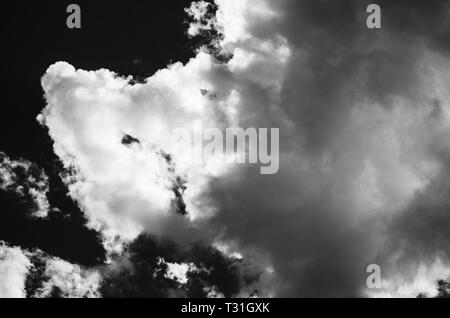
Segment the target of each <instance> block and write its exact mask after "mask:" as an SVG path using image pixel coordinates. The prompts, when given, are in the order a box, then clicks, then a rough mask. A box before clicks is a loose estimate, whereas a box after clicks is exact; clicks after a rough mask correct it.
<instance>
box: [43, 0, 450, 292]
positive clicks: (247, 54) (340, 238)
mask: <svg viewBox="0 0 450 318" xmlns="http://www.w3.org/2000/svg"><path fill="white" fill-rule="evenodd" d="M216 3H217V8H216V9H217V10H216V17H214V16H212V15H210V14H209V11H208V10H207V8H208V5H206V4H204V3H203V4H202V3H200V4H197V5H193V6H192V7H191V9H190V10H188V13H189V14H190V15H191V17H192V18H193V20H194V22H193V24H191V27H190V29H189V34H190V35H191V36H195V35H199V34H200V35H203V34H204V33H205V32H206V33H208V32H210V31H211V32H212V31H214V32H212V35H213V42H212V43H210V44H211V45H210V47H206V48H204V49H200V50H199V52H198V54H197V56H196V57H195V58H193V59H191V60H190V61H189V62H188V63H186V64H185V65H182V64H181V63H175V64H173V65H169V66H168V67H167V68H166V69H163V70H160V71H158V72H157V73H155V74H154V75H153V76H151V77H149V78H147V79H146V81H145V82H144V83H140V84H134V85H133V81H132V79H131V78H126V77H121V76H119V75H117V74H115V73H113V72H111V71H108V70H105V69H102V70H97V71H84V70H77V69H75V67H73V66H72V65H70V64H68V63H66V62H58V63H55V64H54V65H52V66H50V67H49V68H48V70H47V72H46V73H45V74H44V76H43V78H42V87H43V89H44V91H45V96H46V100H47V107H46V108H45V109H44V111H43V112H42V114H41V115H40V117H39V120H40V121H41V123H43V124H45V125H46V126H47V127H48V129H49V133H50V136H51V138H52V139H53V140H54V142H55V153H56V154H57V155H58V156H59V158H60V159H61V160H62V161H63V163H64V165H65V166H66V167H67V168H68V167H71V168H73V171H74V174H73V175H72V176H71V178H70V180H67V183H68V185H69V189H70V195H71V197H72V198H73V199H74V200H76V202H77V203H78V204H79V206H80V208H81V209H82V210H83V211H84V212H85V214H86V216H87V217H88V219H89V224H90V226H92V227H94V228H96V229H98V230H100V231H102V233H103V236H104V237H105V240H106V243H105V244H106V245H108V246H109V247H110V249H112V248H113V247H114V246H113V245H115V242H117V241H119V242H130V241H133V240H134V239H136V238H137V237H138V236H139V234H140V233H142V232H145V233H151V234H154V235H158V236H159V235H165V236H169V237H171V238H172V239H174V240H175V241H176V242H178V243H180V244H182V245H183V244H187V243H191V242H195V241H197V240H205V241H208V242H210V243H214V242H216V243H217V242H220V243H221V244H226V245H229V246H233V248H234V250H235V251H236V252H238V253H240V254H241V255H242V257H243V259H248V260H252V261H253V262H254V263H256V264H259V265H260V268H259V270H261V271H263V272H266V273H267V275H263V276H264V278H263V279H261V284H260V286H259V289H260V290H264V291H265V292H266V293H267V294H268V295H277V296H360V295H364V294H366V293H367V290H366V288H365V285H364V284H365V281H366V273H365V269H366V266H367V265H368V264H370V263H378V264H380V265H381V267H382V270H383V279H384V285H383V286H385V288H386V290H384V292H385V295H391V296H395V295H396V294H401V295H406V294H408V295H409V296H414V295H413V294H414V293H416V292H417V289H415V288H406V290H407V291H408V292H405V290H399V289H398V288H396V287H395V286H398V285H402V286H403V285H404V286H409V285H410V284H411V281H413V282H417V280H418V279H419V278H418V277H419V276H420V275H423V273H426V272H430V271H431V272H434V273H436V271H434V270H433V269H432V266H434V264H441V265H440V268H445V267H447V266H448V256H447V253H448V252H447V251H446V246H447V245H448V235H447V233H448V229H447V226H446V224H448V222H447V221H448V217H449V216H448V213H446V212H445V211H446V210H447V207H448V200H447V195H446V194H447V193H448V183H447V182H446V181H445V180H446V176H448V158H449V157H448V151H447V148H448V141H447V140H448V134H449V127H450V125H449V124H450V104H449V101H450V96H449V93H448V89H447V87H449V84H450V83H449V81H450V68H449V66H448V48H447V46H446V44H445V41H444V39H448V34H449V29H448V28H449V25H448V23H447V22H445V21H446V20H445V19H443V18H442V16H443V15H445V12H447V13H448V5H446V4H445V3H444V2H442V1H438V2H436V3H434V4H433V5H431V6H427V10H426V15H425V17H424V18H423V20H420V21H419V22H420V23H415V22H414V21H415V20H413V17H416V16H417V14H418V12H421V10H422V9H423V4H421V3H420V2H417V1H413V2H411V1H409V2H404V1H390V2H382V3H380V4H381V7H382V10H383V19H384V20H383V28H382V29H381V30H369V29H367V28H366V26H365V19H366V11H365V2H361V1H346V2H337V1H319V2H311V1H288V0H280V1H264V0H258V1H257V0H253V1H252V0H246V1H242V0H218V1H216ZM205 14H206V15H207V16H205ZM397 14H400V15H402V16H403V17H404V18H405V19H398V18H395V19H393V18H392V17H394V16H396V15H397ZM434 18H436V19H434ZM400 20H401V22H398V21H400ZM428 21H433V23H432V24H431V25H430V24H428V23H426V22H428ZM408 23H411V24H414V27H412V28H406V25H407V24H408ZM217 54H220V55H226V56H227V57H228V58H227V59H217ZM196 121H202V122H203V123H206V124H207V125H208V126H211V127H218V128H220V129H224V128H225V127H232V126H241V127H244V128H245V127H256V128H270V127H276V128H280V170H279V172H278V174H276V175H266V176H263V175H260V174H259V173H258V167H255V166H253V165H227V164H222V163H221V161H220V160H219V159H220V156H218V157H216V158H213V159H217V160H216V161H214V160H213V161H211V162H207V163H203V164H194V163H192V162H190V161H188V160H186V159H187V158H186V157H185V154H184V153H183V151H182V149H183V148H184V147H185V146H186V141H185V140H183V139H173V138H171V132H172V131H174V130H175V129H176V128H179V127H192V126H193V125H194V123H195V122H196ZM127 136H128V137H130V138H128V137H127ZM123 140H125V141H127V140H128V141H131V142H125V143H124V142H123ZM167 155H170V159H171V160H167ZM176 180H183V191H182V192H180V191H179V192H178V194H177V192H176V191H174V184H176ZM180 197H181V198H182V202H183V204H184V210H185V212H186V215H185V216H183V215H182V214H184V213H181V214H180V213H176V212H177V206H178V207H179V204H174V202H178V203H180ZM430 229H431V230H430ZM117 238H119V240H117ZM116 245H117V244H116ZM118 246H119V250H120V244H118ZM116 247H117V246H116ZM186 261H187V260H186ZM169 262H171V261H169ZM187 262H188V261H187ZM443 274H445V273H444V272H443ZM432 276H433V279H434V277H435V276H436V275H435V274H433V275H431V276H427V277H432ZM419 280H420V279H419ZM127 281H129V280H127ZM393 282H395V284H394V283H393ZM164 284H165V283H164ZM232 291H233V293H234V292H235V290H232ZM149 292H150V291H149ZM151 292H153V291H151ZM227 293H228V294H233V293H232V292H231V291H228V292H227ZM227 293H224V294H227Z"/></svg>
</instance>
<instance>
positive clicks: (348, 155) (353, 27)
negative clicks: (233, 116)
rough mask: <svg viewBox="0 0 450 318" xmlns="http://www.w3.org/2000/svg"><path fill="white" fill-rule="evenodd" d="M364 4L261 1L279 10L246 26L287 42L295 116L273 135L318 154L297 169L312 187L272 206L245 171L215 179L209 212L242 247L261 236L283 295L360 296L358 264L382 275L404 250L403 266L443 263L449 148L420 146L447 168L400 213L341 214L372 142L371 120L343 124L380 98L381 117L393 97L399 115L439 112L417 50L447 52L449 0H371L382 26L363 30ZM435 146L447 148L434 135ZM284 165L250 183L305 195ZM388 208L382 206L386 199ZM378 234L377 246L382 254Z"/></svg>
mask: <svg viewBox="0 0 450 318" xmlns="http://www.w3.org/2000/svg"><path fill="white" fill-rule="evenodd" d="M369 3H371V2H368V1H282V2H280V3H277V2H269V5H270V6H272V7H273V8H275V10H277V12H279V13H280V14H281V15H282V19H279V20H278V21H276V22H275V23H273V24H270V25H267V24H264V25H263V23H264V22H261V24H259V23H258V21H256V22H255V23H254V24H251V25H252V26H253V28H252V29H251V31H252V32H253V35H255V36H257V37H260V38H262V39H265V38H269V37H270V36H271V34H273V32H279V33H281V34H282V35H283V36H286V37H287V39H288V42H289V44H290V45H291V46H292V50H293V54H292V57H291V59H290V62H289V66H288V72H287V76H286V78H285V79H284V86H283V104H282V107H283V110H284V111H286V113H287V114H288V116H289V118H293V121H294V122H295V124H296V125H297V131H296V134H297V137H296V138H292V136H289V137H285V139H283V138H282V139H281V140H282V141H284V143H283V142H282V143H281V147H285V149H284V151H289V150H290V149H292V147H293V145H294V147H302V149H303V151H304V154H303V156H304V157H306V158H307V160H313V161H315V162H316V163H315V164H313V165H311V166H310V173H309V174H305V175H304V177H306V178H309V180H310V182H311V183H313V184H319V187H321V190H320V194H319V195H318V196H317V197H315V198H313V199H312V200H311V199H303V200H302V202H301V205H300V206H297V207H295V208H290V207H289V202H286V203H285V206H278V209H276V210H275V211H274V209H273V208H270V205H271V204H273V205H275V206H276V203H274V202H273V201H271V200H270V199H267V200H266V199H265V198H264V197H263V196H262V195H261V193H259V192H258V191H257V190H255V188H254V186H253V185H254V184H255V183H256V182H255V180H256V179H257V178H254V179H252V175H253V174H252V172H248V174H245V177H243V178H242V179H240V181H241V184H232V186H230V185H223V184H221V183H220V182H218V185H217V186H215V187H214V189H215V191H214V192H213V193H211V196H212V197H213V198H215V199H216V200H217V201H218V202H219V203H218V205H220V206H221V207H222V210H223V213H222V214H219V215H217V216H216V218H215V220H214V221H215V222H217V224H221V225H224V226H225V227H226V235H225V236H226V237H229V238H231V239H236V240H237V241H239V242H240V243H241V244H242V246H249V245H250V246H257V245H261V246H264V247H265V250H266V251H269V255H271V260H272V261H273V264H274V267H275V271H276V272H278V274H279V275H280V276H282V277H283V280H284V283H283V284H284V286H281V287H280V288H281V294H282V295H287V296H355V295H362V292H363V290H364V288H365V286H364V284H365V277H366V274H365V267H366V266H367V265H368V264H369V263H370V262H378V263H380V264H381V265H382V268H384V269H385V270H386V274H388V273H389V274H391V273H393V272H396V273H398V271H401V269H400V268H402V267H401V266H400V262H399V263H395V262H394V263H395V264H392V263H390V261H391V258H395V257H396V256H398V253H399V250H401V249H405V251H404V253H405V254H404V256H403V257H405V258H406V259H407V262H406V263H408V265H411V263H412V264H420V263H421V262H424V263H427V264H432V263H433V262H435V261H436V257H439V256H442V257H443V259H442V260H443V261H448V256H447V253H448V249H447V246H448V244H449V243H450V242H449V238H450V237H449V236H448V224H450V223H449V222H450V214H449V213H448V190H449V187H448V183H447V182H446V181H445V180H446V176H447V175H448V173H447V168H446V167H445V166H447V162H448V156H447V155H445V156H442V155H440V156H438V157H435V155H434V154H433V151H434V150H433V146H431V148H428V149H427V150H426V152H427V155H429V156H431V157H433V159H432V160H435V159H437V160H438V161H442V164H443V165H444V167H445V168H444V169H443V171H442V173H441V174H440V175H439V176H437V177H436V178H434V179H432V180H430V183H429V185H428V186H426V187H425V188H424V189H422V190H421V191H419V192H418V193H417V194H416V195H415V196H414V199H413V200H412V202H411V203H409V204H408V206H407V207H405V208H404V209H403V210H402V211H401V212H400V213H399V214H397V215H395V216H385V217H384V216H380V217H378V216H374V219H373V220H371V221H361V220H360V217H359V213H360V211H357V210H356V211H355V212H354V213H353V212H349V211H351V210H352V209H354V207H352V206H351V205H350V204H349V202H346V200H347V199H349V197H350V196H351V195H352V194H351V193H350V191H349V190H348V189H349V188H350V187H351V186H352V183H351V182H352V180H354V179H355V178H356V177H357V176H358V175H359V173H360V172H361V171H362V170H363V165H364V162H365V161H366V160H367V159H368V158H369V159H370V158H371V157H375V158H376V157H377V156H378V155H377V154H376V153H373V151H374V152H376V151H377V150H374V149H371V147H373V145H371V141H370V140H371V139H370V138H372V137H371V135H370V131H371V129H372V128H373V127H372V125H376V122H374V123H371V122H370V120H368V121H367V124H368V126H367V127H363V128H361V129H359V130H354V131H352V129H353V128H352V127H353V126H352V125H353V123H354V119H355V118H354V114H355V110H358V108H359V107H360V106H359V105H361V104H372V105H373V106H371V108H373V109H374V112H377V110H375V109H377V108H378V107H381V108H382V109H384V110H385V111H386V112H387V114H389V112H391V111H392V113H391V116H392V118H394V116H397V115H395V113H394V112H393V111H394V109H395V108H396V107H397V106H398V105H397V103H398V99H399V98H400V99H403V100H406V101H407V102H406V103H407V104H408V106H406V107H407V108H408V107H409V108H410V109H409V110H408V109H406V111H407V112H405V114H404V116H405V119H406V118H408V117H409V116H410V115H411V114H410V113H408V111H411V112H416V111H421V109H424V110H427V109H428V110H429V111H430V112H431V113H434V114H435V115H436V116H439V106H436V103H437V104H439V101H436V100H434V96H432V94H429V95H425V94H424V91H423V89H422V88H423V87H424V85H425V83H426V80H424V78H425V74H424V71H426V65H424V64H423V63H424V62H425V63H426V62H427V61H426V60H425V61H424V59H423V53H424V51H431V52H437V53H439V54H442V55H443V56H445V57H447V56H448V53H449V52H448V49H449V47H448V43H450V33H449V32H450V29H449V22H448V21H450V11H449V10H450V6H449V3H448V1H435V2H423V1H378V2H377V3H378V4H379V5H380V6H381V9H382V29H381V30H369V29H368V28H367V27H366V18H367V16H368V14H367V13H366V7H367V5H368V4H369ZM424 67H425V68H424ZM424 90H427V88H425V89H424ZM387 116H389V115H387ZM388 118H389V117H388ZM374 120H376V118H375V117H374ZM393 125H396V124H393ZM388 126H389V125H388ZM391 128H394V129H395V128H396V127H395V126H394V127H391ZM349 134H350V135H349ZM352 135H353V136H352ZM445 136H447V135H445ZM375 138H376V137H375ZM431 138H433V137H431ZM401 143H403V141H401ZM295 144H297V145H296V146H295ZM445 145H448V143H446V144H445ZM402 147H403V146H402ZM439 147H444V146H443V145H442V143H440V144H439ZM381 151H383V152H384V151H386V150H381ZM322 160H328V161H329V162H332V164H331V169H333V171H332V172H330V173H328V174H327V173H324V172H323V171H322V164H321V161H322ZM375 160H377V159H375ZM381 160H383V159H381ZM400 160H401V161H403V160H404V159H401V158H400ZM406 161H407V160H406ZM324 162H325V163H326V162H327V161H324ZM289 164H290V163H284V165H283V162H282V163H281V170H280V173H281V176H279V177H278V178H272V179H271V181H268V182H267V183H266V182H264V181H261V180H259V182H258V183H257V184H258V187H259V188H260V189H264V190H263V191H264V192H265V193H275V192H277V190H275V189H278V188H279V187H281V188H282V189H283V190H284V191H285V192H284V194H285V195H286V198H287V199H288V198H289V197H290V195H295V193H298V196H299V197H302V196H303V195H304V193H305V192H306V191H307V190H306V191H305V189H307V186H306V185H303V187H304V188H302V186H301V185H299V184H294V183H292V184H289V183H287V182H286V181H287V180H289V179H290V177H289V176H290V172H289V171H290V170H289V169H291V168H290V166H288V167H287V168H286V165H289ZM292 171H293V170H292ZM283 172H284V175H283ZM381 178H384V179H385V180H384V181H380V183H386V184H388V183H389V182H390V180H389V179H390V178H396V177H395V176H391V175H389V173H386V174H382V175H381ZM300 182H301V181H300ZM230 188H231V190H230ZM385 191H388V190H387V189H386V190H385ZM229 197H232V198H233V200H230V199H229ZM393 200H394V202H393V203H397V202H400V201H401V199H400V198H397V199H395V198H394V199H393ZM247 202H248V204H247ZM385 208H386V210H388V209H390V207H389V205H387V206H386V207H385ZM391 217H392V219H391ZM369 219H370V218H369ZM371 222H373V223H372V224H373V225H374V226H373V227H372V226H371V225H370V223H371ZM384 222H387V223H384ZM390 222H392V224H391V223H390ZM368 223H369V224H368ZM379 224H388V225H387V229H386V230H385V231H381V232H379V231H378V230H375V229H376V228H377V226H378V225H379ZM272 225H274V226H272ZM275 225H276V226H275ZM382 227H383V226H382ZM379 240H381V241H384V242H385V243H384V244H386V245H385V246H384V247H381V253H380V255H378V252H377V251H379V250H380V247H379V246H378V243H376V242H378V241H379ZM397 265H398V267H397ZM403 265H405V263H403ZM405 266H406V265H405ZM413 267H414V266H413ZM413 271H414V270H413ZM411 275H414V274H411Z"/></svg>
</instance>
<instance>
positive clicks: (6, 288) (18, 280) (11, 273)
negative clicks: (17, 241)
mask: <svg viewBox="0 0 450 318" xmlns="http://www.w3.org/2000/svg"><path fill="white" fill-rule="evenodd" d="M30 265H31V263H30V261H29V260H28V258H27V256H26V255H25V254H24V253H23V252H22V250H21V249H20V248H18V247H9V246H7V245H5V243H4V242H0V298H23V297H25V277H26V275H27V273H28V269H29V267H30Z"/></svg>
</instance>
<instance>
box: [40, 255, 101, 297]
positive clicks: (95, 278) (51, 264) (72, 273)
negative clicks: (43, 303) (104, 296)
mask: <svg viewBox="0 0 450 318" xmlns="http://www.w3.org/2000/svg"><path fill="white" fill-rule="evenodd" d="M42 279H43V282H42V286H41V287H40V288H39V289H38V290H36V292H35V294H34V295H32V297H36V298H48V297H62V298H98V297H100V293H99V288H100V283H101V274H100V273H99V272H98V271H96V270H85V269H82V268H80V266H78V265H74V264H70V263H68V262H66V261H63V260H61V259H58V258H51V259H48V260H47V261H46V264H45V271H44V274H43V278H42Z"/></svg>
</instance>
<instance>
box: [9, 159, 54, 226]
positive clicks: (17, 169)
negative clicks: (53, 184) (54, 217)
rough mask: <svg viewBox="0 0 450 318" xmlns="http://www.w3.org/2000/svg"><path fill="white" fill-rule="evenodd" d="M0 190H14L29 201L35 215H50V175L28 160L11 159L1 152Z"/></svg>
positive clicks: (22, 198)
mask: <svg viewBox="0 0 450 318" xmlns="http://www.w3.org/2000/svg"><path fill="white" fill-rule="evenodd" d="M0 190H1V191H4V192H12V193H14V194H16V195H17V196H18V197H19V198H20V199H21V200H23V201H26V202H28V204H30V205H31V207H29V209H30V213H31V215H32V216H33V217H37V218H45V217H47V216H48V213H49V210H50V204H49V202H48V200H47V193H48V192H49V185H48V177H47V175H46V174H45V173H44V171H43V170H42V169H39V167H37V166H36V165H34V164H32V163H31V162H29V161H27V160H23V159H22V160H11V158H9V157H8V156H6V155H5V154H4V153H3V152H0Z"/></svg>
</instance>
